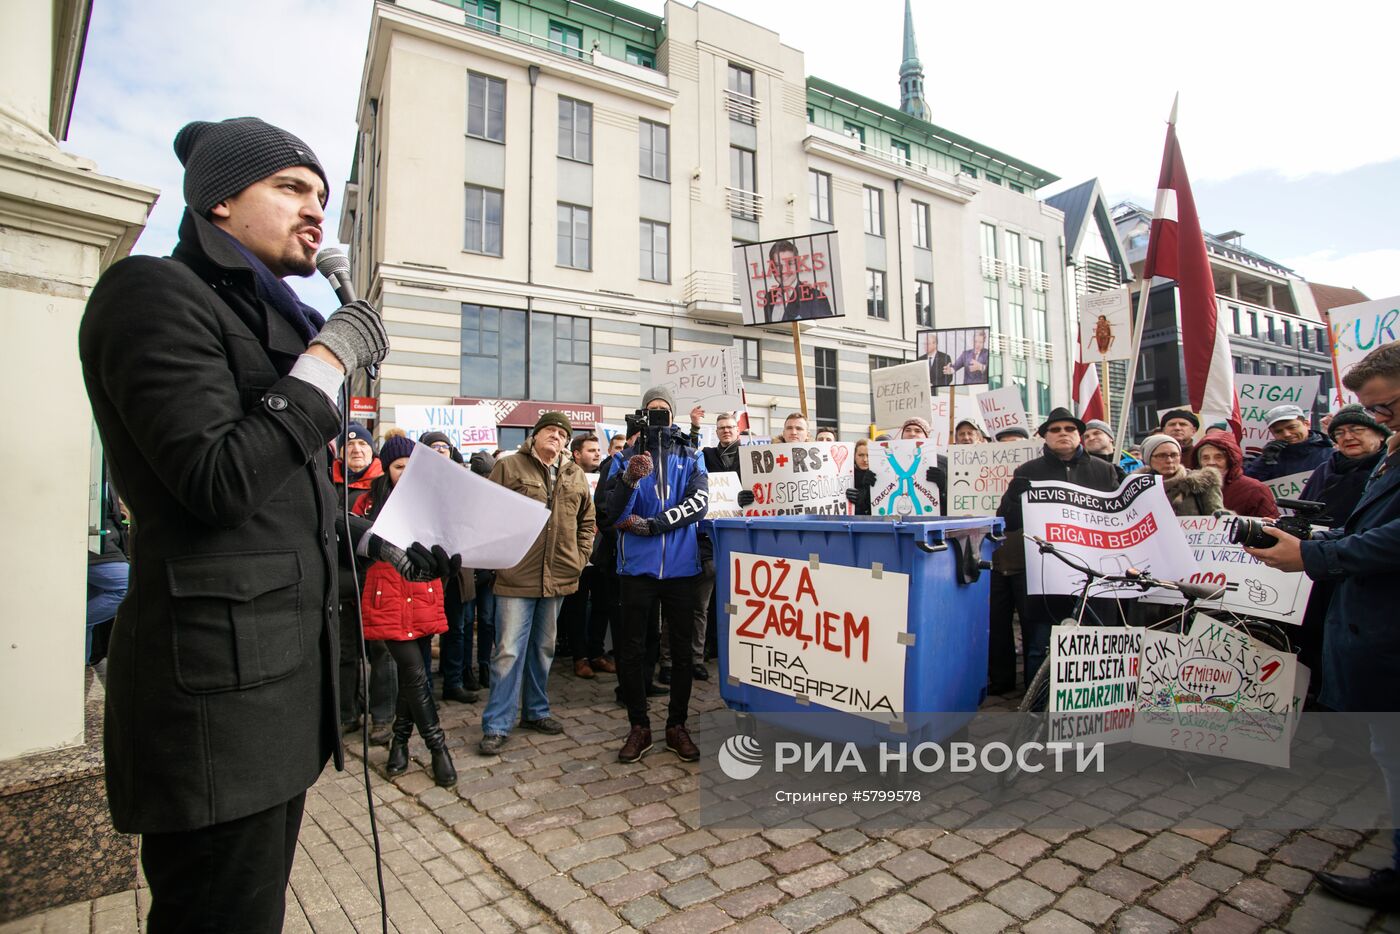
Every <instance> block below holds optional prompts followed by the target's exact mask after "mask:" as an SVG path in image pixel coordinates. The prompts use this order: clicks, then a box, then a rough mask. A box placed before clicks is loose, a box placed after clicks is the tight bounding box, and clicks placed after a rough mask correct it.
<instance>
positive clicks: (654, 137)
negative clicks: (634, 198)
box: [637, 120, 671, 182]
mask: <svg viewBox="0 0 1400 934" xmlns="http://www.w3.org/2000/svg"><path fill="white" fill-rule="evenodd" d="M637 130H638V134H639V136H640V138H641V150H640V151H641V159H640V164H639V166H638V171H639V172H640V173H641V176H642V178H654V179H656V180H657V181H658V182H668V181H670V180H671V169H670V150H671V128H670V127H668V126H666V124H664V123H652V122H651V121H650V120H638V121H637Z"/></svg>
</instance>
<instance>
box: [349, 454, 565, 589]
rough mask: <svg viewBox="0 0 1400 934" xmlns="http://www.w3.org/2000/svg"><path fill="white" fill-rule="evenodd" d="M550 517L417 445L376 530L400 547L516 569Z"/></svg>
mask: <svg viewBox="0 0 1400 934" xmlns="http://www.w3.org/2000/svg"><path fill="white" fill-rule="evenodd" d="M548 519H549V509H548V508H546V507H545V505H544V504H543V503H538V502H536V501H535V500H533V499H530V498H529V497H527V496H521V495H520V494H519V493H516V492H515V491H514V490H508V489H506V488H505V487H503V486H501V485H500V484H499V483H492V482H491V481H490V480H487V479H485V478H483V477H478V476H477V475H476V474H474V473H472V472H471V471H470V470H463V469H462V468H461V467H460V466H459V465H458V464H455V463H453V461H452V459H451V458H449V457H440V456H439V455H438V454H437V453H436V452H434V451H433V450H431V449H430V448H425V447H423V445H421V444H416V445H414V446H413V453H412V454H411V455H409V458H408V466H407V467H405V468H404V471H403V475H402V476H401V477H399V482H398V483H397V484H395V485H394V495H393V496H391V497H389V499H388V501H387V502H385V504H384V508H383V509H382V510H380V512H379V516H378V518H376V519H375V520H374V525H373V526H372V527H371V528H370V531H371V532H373V533H374V534H375V535H378V536H379V537H380V538H382V539H384V540H385V541H387V542H391V543H393V544H395V545H398V546H399V547H400V548H407V547H408V546H409V545H411V544H413V543H414V542H422V543H423V544H424V545H427V546H429V547H431V546H433V545H441V546H442V547H443V548H445V549H447V553H448V554H450V555H455V554H460V555H461V556H462V566H463V567H469V568H482V569H486V568H510V567H515V565H516V564H518V563H519V562H520V559H521V558H523V557H525V553H526V552H527V551H529V550H530V546H531V545H533V544H534V543H535V539H537V538H539V535H540V531H541V530H542V529H543V528H544V524H545V522H546V521H548Z"/></svg>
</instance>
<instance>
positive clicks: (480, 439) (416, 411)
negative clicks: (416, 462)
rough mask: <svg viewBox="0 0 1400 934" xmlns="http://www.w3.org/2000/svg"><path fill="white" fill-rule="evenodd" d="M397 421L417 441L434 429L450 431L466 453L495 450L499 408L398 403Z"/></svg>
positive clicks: (395, 415) (461, 449)
mask: <svg viewBox="0 0 1400 934" xmlns="http://www.w3.org/2000/svg"><path fill="white" fill-rule="evenodd" d="M394 422H395V424H397V425H398V426H399V427H400V428H402V429H403V430H404V434H406V435H408V437H409V439H410V440H413V441H417V440H418V439H419V438H421V437H423V435H425V434H428V433H429V432H432V431H440V432H442V433H443V434H445V435H447V438H448V440H449V441H451V442H452V443H453V444H455V445H456V446H457V450H459V451H461V452H462V453H463V454H468V455H470V454H473V453H475V452H477V451H487V452H490V451H494V450H496V448H498V447H500V444H499V443H498V442H497V438H496V411H495V409H493V408H491V406H489V405H483V404H480V403H478V404H476V405H396V406H394Z"/></svg>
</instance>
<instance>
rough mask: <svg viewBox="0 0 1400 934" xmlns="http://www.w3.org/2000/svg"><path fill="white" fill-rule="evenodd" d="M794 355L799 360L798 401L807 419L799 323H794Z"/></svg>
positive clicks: (805, 384) (805, 380)
mask: <svg viewBox="0 0 1400 934" xmlns="http://www.w3.org/2000/svg"><path fill="white" fill-rule="evenodd" d="M792 355H793V357H794V358H795V359H796V360H797V400H798V402H799V403H800V404H801V405H800V408H801V411H802V417H803V418H806V417H807V379H806V377H805V376H804V375H803V372H802V370H803V369H804V367H803V365H802V331H801V329H800V328H799V327H798V326H797V322H796V321H793V322H792Z"/></svg>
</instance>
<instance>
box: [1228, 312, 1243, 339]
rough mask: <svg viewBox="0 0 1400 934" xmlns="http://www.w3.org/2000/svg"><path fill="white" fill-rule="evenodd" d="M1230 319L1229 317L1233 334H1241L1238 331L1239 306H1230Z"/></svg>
mask: <svg viewBox="0 0 1400 934" xmlns="http://www.w3.org/2000/svg"><path fill="white" fill-rule="evenodd" d="M1230 317H1231V319H1232V321H1233V322H1234V332H1235V333H1236V334H1239V333H1241V331H1240V306H1238V305H1231V306H1230Z"/></svg>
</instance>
